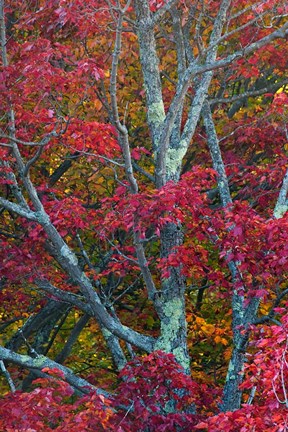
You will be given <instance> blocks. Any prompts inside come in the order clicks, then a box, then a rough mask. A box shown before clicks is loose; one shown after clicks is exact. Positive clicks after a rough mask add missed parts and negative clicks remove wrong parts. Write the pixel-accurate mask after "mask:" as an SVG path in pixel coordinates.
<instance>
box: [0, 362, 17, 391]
mask: <svg viewBox="0 0 288 432" xmlns="http://www.w3.org/2000/svg"><path fill="white" fill-rule="evenodd" d="M0 369H1V371H2V373H3V375H4V376H5V378H6V380H7V382H8V384H9V387H10V390H11V392H12V393H15V391H16V387H15V384H14V382H13V380H12V378H11V375H10V373H9V372H8V370H7V369H6V367H5V364H4V362H3V360H0Z"/></svg>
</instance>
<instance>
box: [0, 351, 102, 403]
mask: <svg viewBox="0 0 288 432" xmlns="http://www.w3.org/2000/svg"><path fill="white" fill-rule="evenodd" d="M0 359H1V360H5V361H9V362H11V363H15V364H17V365H18V366H21V367H24V368H26V369H29V370H31V371H33V372H37V371H38V372H41V371H42V369H44V368H49V369H54V368H55V369H58V370H60V371H61V372H63V374H64V379H65V381H67V382H68V384H70V385H71V386H72V387H74V388H75V389H77V390H78V391H80V392H81V393H87V394H88V393H90V392H91V391H96V393H97V394H101V395H104V396H105V397H108V398H109V397H110V394H109V393H107V392H106V391H105V390H102V389H99V388H97V387H95V386H93V385H92V384H90V383H89V382H88V381H86V380H84V379H83V378H80V377H77V376H76V375H75V374H74V373H73V372H72V371H71V369H69V368H67V367H66V366H63V365H61V364H59V363H56V362H55V361H53V360H50V359H49V358H48V357H45V356H43V355H40V356H38V357H36V358H33V357H30V356H29V355H23V354H17V353H15V352H12V351H10V350H9V349H7V348H3V347H1V346H0ZM46 376H47V377H49V375H46Z"/></svg>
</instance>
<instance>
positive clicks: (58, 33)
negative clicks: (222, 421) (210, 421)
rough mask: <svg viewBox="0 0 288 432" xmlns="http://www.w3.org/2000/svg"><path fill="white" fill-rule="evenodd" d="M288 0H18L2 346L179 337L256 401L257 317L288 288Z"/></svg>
mask: <svg viewBox="0 0 288 432" xmlns="http://www.w3.org/2000/svg"><path fill="white" fill-rule="evenodd" d="M286 14H287V7H286V6H285V3H284V2H283V3H282V2H281V1H280V2H279V1H260V2H258V3H255V2H247V1H245V2H239V1H237V2H236V1H235V2H233V1H226V0H222V1H219V2H213V4H211V2H206V1H191V2H185V1H183V2H182V1H166V2H165V1H151V2H148V1H143V0H141V1H140V0H139V1H138V0H135V1H128V2H122V1H97V0H95V1H89V2H86V3H85V5H83V4H82V2H78V1H73V2H72V1H71V2H61V1H40V2H39V1H38V2H30V3H29V4H28V3H27V4H26V3H25V4H22V3H21V4H20V3H19V2H18V1H9V2H7V4H5V8H4V3H3V1H1V46H2V67H1V72H0V73H1V78H2V80H1V93H2V101H3V103H2V107H3V108H2V116H1V132H0V136H1V143H0V144H1V147H0V148H1V150H0V151H1V187H2V189H1V190H2V193H1V197H0V204H1V206H2V210H1V215H2V217H3V220H2V222H1V242H2V245H1V246H2V248H1V251H2V254H3V259H2V263H3V264H2V269H1V297H2V319H3V324H2V329H3V330H5V336H4V338H3V346H2V347H1V348H0V356H1V358H2V360H5V361H6V360H7V361H8V362H12V363H14V364H17V365H19V366H21V367H24V368H27V369H28V370H30V371H32V372H33V374H34V376H35V373H39V371H40V370H41V369H42V368H43V367H50V368H55V367H56V366H57V367H58V366H59V365H60V364H62V363H63V362H64V361H65V360H66V359H67V357H68V356H69V354H70V353H71V350H72V349H73V345H74V344H75V343H76V341H77V339H78V338H79V341H80V339H81V337H82V340H83V339H84V344H85V343H86V346H87V347H89V350H90V353H87V350H86V349H85V350H83V353H82V355H81V352H80V355H78V357H77V358H76V359H75V357H74V365H73V357H72V362H71V364H70V366H71V367H72V369H73V366H74V367H75V366H76V364H77V365H79V364H82V365H83V363H84V361H83V360H84V359H86V361H87V356H88V358H89V361H88V367H90V366H91V365H92V366H93V356H94V351H95V347H96V344H97V345H98V346H99V349H100V352H99V354H98V355H97V354H96V359H97V360H98V359H99V357H100V358H102V357H103V355H102V353H103V352H105V354H104V357H105V356H107V355H108V354H107V351H106V348H104V347H103V341H105V342H106V344H107V347H108V348H109V350H110V354H109V355H111V359H112V361H113V363H114V365H115V367H116V369H118V370H121V369H122V368H123V366H124V365H125V364H126V362H127V358H128V359H131V358H132V359H133V358H134V356H135V353H137V354H139V353H143V352H146V353H152V352H154V351H157V350H161V351H164V352H166V353H172V354H173V355H174V356H175V358H176V360H177V362H178V363H179V364H180V365H182V367H183V368H184V371H185V372H186V373H187V374H189V373H190V370H191V369H192V376H194V377H195V378H199V379H200V380H202V381H205V380H206V382H211V381H209V379H210V378H209V375H210V374H213V376H214V384H216V385H217V386H219V385H220V384H224V388H223V397H222V402H221V410H222V411H224V412H226V411H233V410H237V409H239V408H240V405H241V400H242V397H243V387H241V386H240V385H241V382H242V379H243V368H244V363H245V359H246V357H247V352H248V351H249V349H248V342H249V338H250V333H251V330H252V329H253V328H254V327H253V326H255V325H261V326H264V327H263V328H266V327H265V326H266V323H269V322H270V320H271V319H274V315H275V314H276V312H277V313H279V308H278V307H279V305H280V303H281V302H283V301H285V294H286V290H285V288H286V285H287V280H286V279H287V248H286V246H285V245H286V244H287V208H288V198H287V189H288V171H287V129H286V125H285V120H286V116H287V95H286V93H285V89H286V87H285V86H286V85H287V78H286V77H285V67H286V60H285V59H286V57H287V50H286V46H285V38H286V36H287V31H288V24H287V19H286ZM220 146H221V148H220ZM16 299H17V306H16V304H15V303H16V302H15V300H16ZM19 304H20V306H19ZM281 305H282V303H281ZM15 306H16V307H15ZM226 314H228V318H227V316H226ZM230 317H231V318H230ZM279 319H280V318H279ZM95 323H97V326H95ZM69 327H70V328H71V330H70V331H69ZM187 329H188V332H187ZM92 334H93V337H92V336H91V335H92ZM81 335H82V336H81ZM83 335H84V336H83ZM87 335H88V336H87ZM64 340H65V342H64ZM92 341H93V342H92ZM5 344H6V346H5V347H4V345H5ZM215 347H216V349H215ZM96 349H97V348H96ZM19 350H20V353H21V354H20V353H19ZM91 352H92V353H91ZM24 353H25V355H24ZM100 353H101V354H100ZM215 353H216V354H215ZM48 357H49V358H48ZM191 359H192V363H191ZM228 360H229V365H228V367H227V362H228ZM94 361H95V359H94ZM75 363H76V364H75ZM68 364H69V362H68ZM106 366H107V365H106ZM3 368H4V370H6V369H5V365H4V363H3ZM109 368H111V365H109ZM190 368H191V369H190ZM59 369H60V370H62V372H63V373H64V375H65V377H66V379H67V381H68V382H69V383H70V384H71V385H72V386H74V387H76V388H78V389H79V388H80V387H83V385H84V386H85V385H88V386H89V384H87V382H88V381H89V379H88V381H87V380H86V381H85V382H83V381H81V379H80V378H78V377H77V375H76V374H73V373H72V372H71V370H70V369H67V368H65V367H64V366H59ZM37 371H38V372H37ZM217 371H218V372H217ZM6 372H7V371H6ZM7 373H8V372H7ZM13 373H14V372H13ZM217 374H218V375H219V377H218V378H217ZM8 376H9V374H8ZM19 378H21V377H19V376H18V379H19ZM32 378H33V376H32V375H30V376H26V377H25V380H24V386H25V387H26V386H29V384H30V382H31V380H32ZM86 378H87V376H86ZM88 378H89V377H88ZM94 378H95V377H94ZM100 382H101V381H100ZM90 384H91V382H90ZM99 391H100V390H99ZM100 393H101V391H100ZM191 403H192V402H191ZM193 403H194V402H193Z"/></svg>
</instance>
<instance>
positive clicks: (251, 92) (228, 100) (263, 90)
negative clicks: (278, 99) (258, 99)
mask: <svg viewBox="0 0 288 432" xmlns="http://www.w3.org/2000/svg"><path fill="white" fill-rule="evenodd" d="M286 84H288V79H284V80H282V81H280V82H276V83H274V84H271V85H270V86H266V87H262V88H261V89H259V90H248V91H246V92H243V93H240V94H239V95H235V96H231V97H227V98H225V97H223V98H215V99H209V104H210V105H214V104H220V103H231V102H236V101H238V100H241V99H247V98H249V97H253V96H261V95H263V94H265V93H270V92H271V93H274V92H275V91H277V90H278V89H279V88H281V87H282V86H284V85H286Z"/></svg>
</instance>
